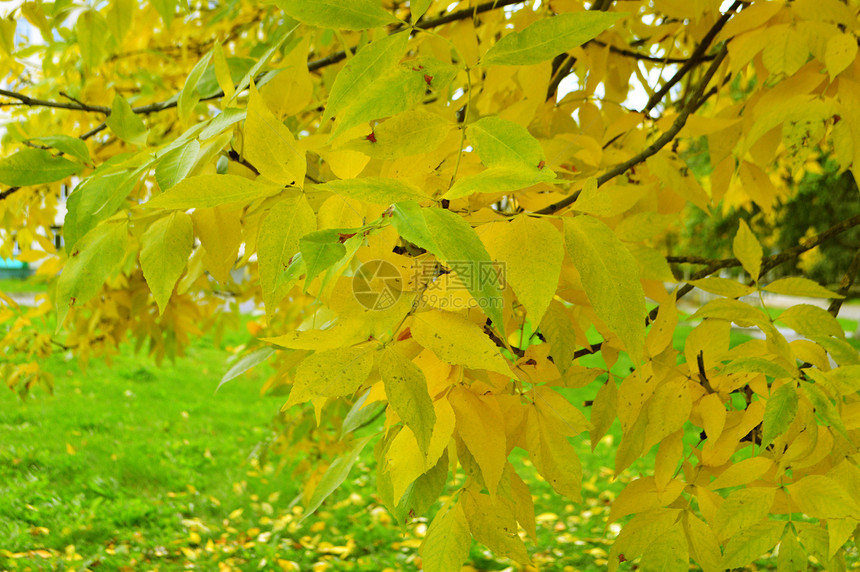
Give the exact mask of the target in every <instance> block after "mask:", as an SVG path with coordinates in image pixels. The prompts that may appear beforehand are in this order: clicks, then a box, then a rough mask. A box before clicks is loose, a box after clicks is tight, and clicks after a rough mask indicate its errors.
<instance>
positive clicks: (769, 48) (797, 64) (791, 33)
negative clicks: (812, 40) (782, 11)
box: [762, 24, 809, 75]
mask: <svg viewBox="0 0 860 572" xmlns="http://www.w3.org/2000/svg"><path fill="white" fill-rule="evenodd" d="M766 33H767V35H768V42H767V44H766V45H765V47H764V50H763V51H762V62H763V63H764V67H766V68H767V69H768V71H770V72H771V73H773V74H783V73H784V74H786V75H793V74H794V73H795V72H797V70H799V69H800V68H801V66H803V64H805V63H806V60H807V58H808V57H809V50H808V49H807V47H806V40H805V39H804V37H803V36H802V35H801V34H800V33H798V32H797V31H796V30H794V29H793V28H790V27H789V26H788V25H787V24H778V25H776V26H772V27H770V28H769V29H768V30H767V32H766Z"/></svg>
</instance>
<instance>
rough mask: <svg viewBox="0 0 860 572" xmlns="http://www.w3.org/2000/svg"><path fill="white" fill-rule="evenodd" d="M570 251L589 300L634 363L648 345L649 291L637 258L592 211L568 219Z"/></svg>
mask: <svg viewBox="0 0 860 572" xmlns="http://www.w3.org/2000/svg"><path fill="white" fill-rule="evenodd" d="M564 235H565V243H566V245H567V251H568V253H569V254H570V257H571V258H572V259H573V263H574V265H575V266H576V269H577V270H578V271H579V273H580V275H581V276H582V284H583V286H584V287H585V293H586V294H587V295H588V300H589V301H590V302H591V304H592V306H593V307H594V310H595V312H596V313H597V315H598V317H600V318H601V319H602V320H603V321H604V322H606V324H607V325H608V326H609V328H610V329H612V331H613V332H615V333H616V334H618V337H619V338H621V341H622V343H623V344H624V347H625V348H626V349H627V352H628V353H629V354H630V357H631V359H632V361H633V363H634V364H639V363H640V362H641V361H642V350H643V347H644V345H645V313H646V312H645V293H644V291H643V290H642V284H641V283H640V282H639V269H638V267H637V264H636V260H635V259H634V258H633V256H632V255H631V254H630V251H629V250H627V248H626V247H625V246H624V244H623V243H622V242H621V241H620V240H618V237H616V236H615V234H614V233H613V232H612V229H610V228H609V227H608V226H606V224H604V223H603V222H601V221H599V220H598V219H596V218H593V217H591V216H588V215H582V216H577V217H574V218H565V219H564Z"/></svg>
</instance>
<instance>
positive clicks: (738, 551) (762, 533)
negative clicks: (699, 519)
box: [720, 521, 785, 570]
mask: <svg viewBox="0 0 860 572" xmlns="http://www.w3.org/2000/svg"><path fill="white" fill-rule="evenodd" d="M784 528H785V522H784V521H783V522H775V521H767V522H760V523H758V524H755V525H753V526H751V527H749V528H747V529H745V530H743V531H742V532H740V533H739V534H737V535H736V536H733V537H732V538H731V539H730V540H729V542H728V544H727V545H726V549H725V551H724V552H723V561H722V562H721V563H720V568H721V569H722V570H729V569H734V568H743V567H745V566H746V565H747V564H752V562H753V561H754V560H756V559H758V558H759V557H760V556H761V555H762V554H764V553H765V552H767V551H768V550H770V549H771V548H773V547H774V546H775V545H776V543H777V542H779V539H780V537H781V536H782V531H783V529H784Z"/></svg>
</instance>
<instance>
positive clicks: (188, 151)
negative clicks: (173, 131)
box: [155, 139, 200, 191]
mask: <svg viewBox="0 0 860 572" xmlns="http://www.w3.org/2000/svg"><path fill="white" fill-rule="evenodd" d="M199 154H200V143H199V142H198V141H197V140H196V139H192V140H191V141H189V142H188V143H186V144H185V145H182V146H180V147H176V148H174V149H171V150H170V151H168V152H167V153H165V154H164V155H162V156H161V158H160V159H159V161H158V166H156V167H155V180H156V182H157V183H158V186H159V188H161V190H162V191H166V190H168V189H169V188H170V187H172V186H173V185H175V184H176V183H178V182H179V181H181V180H182V179H184V178H185V177H186V176H187V175H188V173H190V172H191V168H192V167H194V164H195V163H197V157H198V156H199Z"/></svg>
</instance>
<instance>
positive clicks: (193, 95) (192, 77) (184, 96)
mask: <svg viewBox="0 0 860 572" xmlns="http://www.w3.org/2000/svg"><path fill="white" fill-rule="evenodd" d="M211 59H212V52H211V51H208V52H206V55H204V56H203V57H202V58H200V61H198V62H197V64H196V65H195V66H194V68H192V70H191V73H189V74H188V77H187V78H186V80H185V85H184V86H183V87H182V91H180V92H179V99H178V101H177V105H176V109H177V110H178V111H179V118H180V119H182V120H186V119H188V118H189V117H190V116H191V110H192V109H193V108H194V106H195V105H197V102H198V101H200V92H199V91H197V84H198V83H200V77H201V76H202V75H203V72H205V71H206V68H207V67H209V62H210V60H211Z"/></svg>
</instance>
